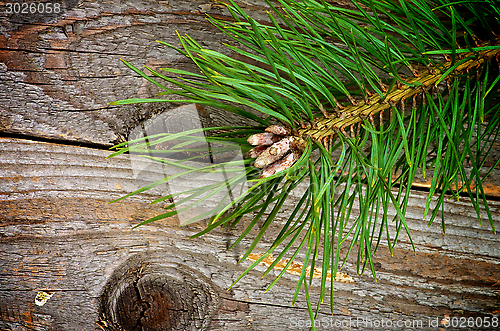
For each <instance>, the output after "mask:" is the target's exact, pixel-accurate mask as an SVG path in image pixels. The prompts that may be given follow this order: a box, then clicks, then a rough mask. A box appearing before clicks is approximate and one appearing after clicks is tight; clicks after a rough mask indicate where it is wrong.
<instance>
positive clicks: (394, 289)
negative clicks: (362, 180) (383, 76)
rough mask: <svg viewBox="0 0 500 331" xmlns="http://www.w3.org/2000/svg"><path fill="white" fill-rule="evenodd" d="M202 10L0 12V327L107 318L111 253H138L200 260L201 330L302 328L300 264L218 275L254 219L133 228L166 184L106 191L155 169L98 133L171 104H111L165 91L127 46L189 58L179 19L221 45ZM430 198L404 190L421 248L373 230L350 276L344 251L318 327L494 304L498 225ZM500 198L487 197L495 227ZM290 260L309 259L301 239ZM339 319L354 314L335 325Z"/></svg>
mask: <svg viewBox="0 0 500 331" xmlns="http://www.w3.org/2000/svg"><path fill="white" fill-rule="evenodd" d="M237 2H238V3H239V4H240V5H241V6H242V7H243V8H244V9H245V10H247V11H251V12H252V13H253V14H252V16H253V17H255V18H257V19H261V20H264V19H265V18H266V15H267V14H266V10H267V7H266V4H265V3H264V1H261V0H247V1H237ZM205 12H208V13H210V14H211V15H226V16H227V13H226V12H225V11H224V10H223V8H222V7H220V6H219V5H218V4H216V3H215V2H212V1H202V0H193V1H177V0H175V1H174V0H170V1H139V0H131V1H127V2H125V1H102V2H99V3H96V2H92V1H81V4H80V5H79V6H78V7H76V8H74V9H73V10H72V11H71V12H70V13H68V15H66V16H64V17H61V18H59V19H58V20H56V21H53V22H51V23H50V24H46V23H44V24H40V23H38V24H37V23H33V24H16V23H15V22H10V21H8V20H6V19H5V18H0V19H2V30H1V31H0V32H1V34H0V133H1V135H2V136H4V138H0V200H1V201H0V330H4V329H5V330H102V329H103V328H106V326H105V325H106V321H105V320H104V318H103V316H102V315H101V312H102V307H101V306H102V302H103V295H104V293H105V290H106V288H107V285H108V284H109V282H111V281H112V280H113V279H114V277H115V276H116V275H117V272H118V271H119V270H121V269H120V268H124V267H126V266H128V265H129V264H130V263H131V262H130V261H133V260H140V261H142V260H144V261H146V262H147V263H149V264H147V263H146V264H145V266H146V265H147V266H151V267H154V266H157V267H158V268H160V265H161V263H166V264H170V265H178V266H181V268H185V269H186V270H194V271H196V273H198V274H199V275H198V276H197V277H196V278H197V279H203V280H204V282H205V284H206V286H207V287H209V288H211V289H212V290H213V297H214V298H217V299H214V300H213V302H212V303H211V304H209V305H208V306H209V308H210V309H214V311H213V312H210V314H211V315H210V316H211V323H210V324H209V325H207V326H206V329H208V330H305V329H307V323H308V321H309V316H308V313H307V310H306V304H305V299H304V297H303V295H302V294H301V295H300V296H299V298H298V301H297V302H296V303H295V305H293V306H292V304H291V298H292V295H293V291H294V289H295V285H296V281H297V276H294V275H291V274H288V273H285V275H284V276H283V278H282V279H281V280H280V281H279V282H278V283H277V285H276V286H275V287H274V288H273V289H272V290H271V291H268V292H265V290H266V288H267V286H268V285H269V284H270V282H271V281H272V280H273V275H277V274H278V271H273V272H271V274H270V275H268V276H266V277H264V278H262V277H261V275H262V272H263V271H264V270H265V267H263V266H258V267H257V268H256V270H255V271H252V272H250V273H249V274H248V275H247V276H245V277H244V278H243V279H242V280H241V281H240V282H239V283H238V284H237V285H236V286H234V287H233V288H232V289H231V290H229V291H227V289H228V288H229V286H230V285H231V284H232V283H233V282H234V281H235V280H236V279H237V278H238V276H239V275H240V274H241V273H242V272H243V271H244V270H245V268H246V267H248V266H249V264H250V263H249V262H248V261H245V262H242V263H241V264H238V263H237V262H238V260H239V257H240V256H241V254H242V253H244V252H245V251H246V248H248V247H249V246H250V244H251V242H250V238H253V235H254V234H255V232H252V233H251V234H250V236H249V237H248V238H249V239H246V240H243V241H242V242H241V243H240V244H239V245H237V246H236V247H235V248H234V249H232V250H229V251H228V250H227V247H229V246H230V244H231V243H232V242H234V240H236V238H237V237H238V236H239V234H240V233H241V232H242V230H243V228H244V226H245V225H247V224H248V222H249V220H247V219H245V220H243V221H242V223H241V224H240V225H239V226H238V227H236V228H235V229H233V230H231V231H230V232H226V231H224V230H221V229H218V230H216V231H214V232H212V233H210V234H208V235H206V236H203V237H201V238H198V239H189V237H190V236H191V235H193V234H195V233H196V232H198V231H200V230H201V229H203V227H204V223H203V222H200V223H195V224H192V225H189V226H183V227H181V226H179V221H178V219H176V218H169V219H166V220H163V221H159V222H155V223H152V224H149V225H147V226H143V227H140V228H137V229H135V230H131V227H132V226H133V225H135V224H138V223H140V222H141V221H144V220H146V219H148V218H150V217H152V216H155V215H157V214H158V213H160V212H162V208H161V205H150V204H149V203H148V202H149V201H151V200H153V199H155V198H157V197H158V196H159V194H160V193H161V192H160V190H156V191H155V190H153V191H150V192H145V193H143V194H140V195H138V196H135V197H133V198H130V199H128V200H126V201H123V202H118V203H114V204H108V202H109V201H111V200H113V199H116V198H118V197H120V196H123V195H124V194H127V193H130V192H132V191H133V190H135V189H137V188H138V187H140V186H142V185H144V184H145V180H144V179H151V180H153V179H154V178H158V176H160V175H161V174H159V173H156V172H155V171H154V170H148V171H147V172H146V173H145V174H144V175H145V177H142V180H141V178H140V179H136V174H135V173H134V169H133V168H132V163H131V160H130V159H129V158H128V157H127V156H121V157H117V158H114V159H110V160H106V159H105V157H106V156H108V155H109V152H108V151H107V150H105V148H106V147H109V146H111V145H112V144H113V143H115V142H118V141H121V140H123V139H125V137H127V135H128V134H129V133H130V131H131V130H133V129H134V128H135V127H137V125H139V124H140V123H142V122H144V121H145V120H147V119H149V118H152V117H154V116H155V115H157V114H158V113H161V112H162V111H164V110H168V109H170V108H172V107H174V106H173V105H166V104H164V105H163V104H162V105H152V104H150V105H142V106H141V105H130V106H123V107H111V106H108V105H107V103H108V102H110V101H114V100H117V99H123V98H128V97H149V96H153V95H154V94H155V93H157V92H158V90H157V89H156V87H154V86H152V85H151V84H148V83H147V82H145V81H144V80H143V79H141V78H139V77H138V76H137V75H135V74H133V73H131V71H129V70H128V69H127V68H126V67H125V66H124V65H123V64H122V63H121V61H120V58H124V59H126V60H129V61H131V62H132V63H133V64H134V65H137V66H139V67H141V66H142V65H144V64H146V65H149V66H152V67H153V68H155V69H156V68H160V67H167V66H169V67H176V68H179V69H186V70H194V68H193V67H192V65H191V64H190V63H188V62H187V61H186V60H185V59H184V58H182V57H181V56H179V55H178V54H176V53H175V52H173V51H172V50H169V49H167V48H165V47H162V46H160V45H159V44H158V43H156V42H155V40H157V39H159V40H163V41H166V42H170V43H174V44H175V43H177V39H176V36H175V31H176V30H177V31H179V33H181V34H184V33H189V34H190V35H191V36H193V37H194V38H195V39H197V40H199V41H201V42H202V43H203V44H204V45H207V47H210V48H212V49H216V50H221V47H220V44H221V40H223V37H222V34H221V33H220V32H219V31H217V30H216V29H214V28H213V27H211V26H210V25H209V24H208V23H207V22H206V21H205V19H204V13H205ZM221 51H222V50H221ZM211 116H213V120H215V122H217V123H225V122H224V121H226V120H227V118H226V117H225V116H224V115H223V114H221V113H217V112H213V113H211ZM233 120H235V119H231V121H233ZM13 137H24V138H25V139H16V138H13ZM42 140H46V141H53V143H50V142H44V141H42ZM55 142H59V143H55ZM78 144H82V145H85V146H88V147H93V148H86V147H80V146H77V145H78ZM134 162H137V161H134ZM134 164H135V165H136V166H137V163H134ZM498 178H500V176H498V177H494V178H493V179H492V181H491V182H490V183H491V184H489V185H490V186H489V188H490V189H491V191H490V193H491V192H493V193H491V195H492V196H495V192H499V190H498V182H495V181H498ZM300 189H303V188H299V189H298V190H297V192H292V195H291V198H290V201H289V202H288V203H287V204H286V205H285V206H284V208H283V209H282V210H281V211H280V213H279V215H278V216H279V217H277V218H276V220H275V221H274V222H273V224H272V225H271V227H270V229H269V231H268V232H267V233H266V234H265V236H264V237H263V240H262V242H261V243H260V244H259V245H258V246H257V247H256V249H255V252H256V253H263V252H265V250H266V248H267V247H269V245H270V243H271V242H272V240H273V238H274V237H275V236H276V234H277V233H278V232H279V231H280V229H281V226H282V224H283V221H284V220H285V219H286V216H287V215H288V214H289V213H290V212H291V210H292V209H293V206H294V203H295V202H296V201H297V198H298V197H299V193H300ZM425 202H426V194H425V193H423V192H419V191H415V192H414V193H413V194H412V197H411V199H410V207H409V211H408V212H409V214H408V222H409V226H410V228H411V231H412V237H413V240H414V242H415V243H416V249H417V252H416V254H415V253H413V251H412V250H411V245H410V243H409V242H408V240H407V238H406V237H402V238H400V243H399V245H398V248H397V250H396V251H395V252H394V256H391V255H390V254H389V253H388V250H387V248H386V247H385V246H382V248H381V249H380V250H379V251H378V253H377V255H376V269H377V277H378V281H377V282H375V281H374V279H373V278H372V277H371V276H370V275H368V274H365V275H363V276H356V268H355V264H354V260H353V259H352V258H351V259H349V260H348V261H347V263H346V265H345V267H344V268H343V270H342V271H343V272H346V273H347V274H349V275H350V276H352V277H353V278H354V280H355V283H353V284H342V283H334V297H333V302H332V305H333V307H334V313H333V315H332V314H331V313H330V312H329V308H328V306H329V304H330V302H329V301H328V300H327V301H326V302H325V304H324V305H322V306H321V309H320V312H319V324H318V326H319V328H318V329H319V330H330V329H351V330H366V329H376V327H374V326H373V325H372V327H370V325H369V324H368V325H366V324H363V323H362V321H363V320H371V321H380V320H381V319H386V320H391V321H393V322H394V323H396V322H397V321H406V320H408V321H412V322H413V323H415V322H419V321H421V322H422V323H423V324H422V326H424V328H420V327H419V326H420V325H418V324H417V325H415V324H414V325H413V327H411V328H410V329H429V330H431V329H432V330H435V328H426V327H427V326H429V321H430V322H432V323H435V322H439V321H441V319H442V318H443V316H445V315H449V316H450V317H452V316H466V317H469V316H490V317H491V316H494V315H496V316H498V314H499V311H498V307H499V306H500V304H499V303H500V300H499V295H500V292H499V291H500V286H499V284H498V281H499V275H500V245H499V244H500V238H499V235H495V234H493V233H492V232H491V231H490V228H489V224H488V221H487V220H486V219H482V224H481V225H479V224H478V223H477V220H476V219H475V212H474V210H472V209H471V207H470V204H469V203H468V201H467V199H463V200H461V201H447V202H446V204H445V215H444V216H445V220H446V224H447V234H446V235H443V234H442V232H441V228H440V224H438V223H435V224H433V225H432V226H431V227H430V228H427V222H426V221H423V220H422V206H424V205H425ZM499 207H500V204H499V203H498V202H495V201H492V202H491V205H490V208H491V211H492V213H493V218H494V220H495V225H496V228H497V229H498V228H500V209H499ZM391 212H393V211H391ZM353 215H356V211H355V212H354V213H353ZM483 215H484V213H483ZM391 230H393V229H391ZM298 260H299V261H301V260H302V261H303V255H302V254H300V255H299V257H298ZM134 265H135V264H134ZM145 270H146V269H145ZM155 270H156V269H155ZM318 284H319V281H318V280H315V281H314V282H313V286H312V287H311V289H310V291H311V294H312V296H313V300H317V297H318V293H319V289H318V286H317V285H318ZM142 288H144V287H142ZM44 289H45V290H51V291H55V294H54V296H53V297H52V298H50V299H49V300H48V301H47V303H46V304H45V305H44V306H41V307H40V306H37V305H35V303H34V299H35V296H36V293H37V291H39V290H44ZM145 292H148V291H145ZM211 295H212V294H211ZM208 301H209V300H208ZM208 301H207V302H208ZM143 313H144V311H143ZM358 319H362V320H361V322H360V323H356V321H358ZM335 323H343V324H342V325H344V326H346V325H347V327H342V326H341V327H335V326H334V325H335ZM432 326H434V324H432ZM395 329H398V328H395Z"/></svg>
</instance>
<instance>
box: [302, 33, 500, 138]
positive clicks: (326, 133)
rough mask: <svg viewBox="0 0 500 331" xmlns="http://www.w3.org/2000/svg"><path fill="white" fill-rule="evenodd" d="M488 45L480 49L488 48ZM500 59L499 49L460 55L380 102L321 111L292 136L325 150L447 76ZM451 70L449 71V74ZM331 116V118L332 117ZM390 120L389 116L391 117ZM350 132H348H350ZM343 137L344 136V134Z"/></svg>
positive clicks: (419, 74)
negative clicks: (338, 138)
mask: <svg viewBox="0 0 500 331" xmlns="http://www.w3.org/2000/svg"><path fill="white" fill-rule="evenodd" d="M495 41H496V43H495V44H493V45H495V46H498V45H500V38H497V39H496V40H495ZM490 45H491V44H485V45H481V47H484V46H490ZM499 56H500V48H495V49H486V50H481V51H478V52H474V53H472V52H467V53H462V54H461V58H462V59H465V61H459V63H460V62H461V63H460V64H459V65H457V62H452V61H446V62H443V63H440V64H435V65H433V66H432V67H431V69H430V70H429V69H424V70H422V71H419V72H418V71H417V72H415V73H414V75H415V76H416V77H411V78H408V79H407V80H406V84H404V85H403V84H397V85H400V86H399V87H398V86H397V85H395V87H396V88H394V89H393V90H391V91H390V92H389V93H387V94H386V95H385V96H384V97H383V98H382V97H380V96H379V95H377V94H375V95H373V96H371V97H370V98H369V99H368V100H367V101H364V100H359V101H358V104H357V105H351V106H347V107H344V108H343V109H341V110H338V111H337V112H336V113H333V114H332V113H327V112H326V111H322V113H323V115H324V118H320V119H318V120H316V121H314V122H313V123H306V124H305V125H304V127H303V128H300V129H297V130H296V131H295V132H294V133H295V135H296V136H298V137H300V138H302V139H307V138H308V137H310V138H311V139H313V140H314V141H317V142H320V143H322V144H323V145H324V146H325V148H328V147H329V146H330V142H331V136H333V135H335V134H338V133H339V132H341V131H344V134H345V128H347V127H352V126H354V125H355V124H356V123H359V122H362V121H363V120H366V119H370V121H371V122H372V125H373V126H374V127H375V125H374V121H373V116H374V115H376V114H378V113H383V112H384V110H386V109H391V113H392V108H393V107H394V106H398V105H403V107H404V102H405V100H409V99H410V98H412V97H415V96H417V95H418V94H421V93H424V92H427V91H428V90H429V89H431V88H435V87H437V83H440V82H442V81H443V80H445V79H448V77H449V76H460V75H464V74H467V73H468V72H469V70H471V69H473V68H475V67H478V66H480V65H481V64H483V63H484V62H485V61H488V62H491V61H492V60H493V59H494V58H497V57H499ZM450 68H452V69H453V70H451V71H450V70H449V69H450ZM332 115H333V116H332ZM391 118H392V114H391ZM352 131H353V129H351V132H352ZM345 135H346V134H345Z"/></svg>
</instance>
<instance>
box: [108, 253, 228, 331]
mask: <svg viewBox="0 0 500 331" xmlns="http://www.w3.org/2000/svg"><path fill="white" fill-rule="evenodd" d="M140 255H141V256H135V257H132V258H130V259H129V260H127V261H126V262H125V263H124V264H123V265H121V266H120V267H119V268H118V269H117V270H116V271H115V272H114V273H113V275H112V276H111V277H110V279H109V281H108V283H107V284H106V286H105V289H104V291H103V294H102V296H101V307H100V308H101V309H100V310H101V315H102V316H103V319H104V322H103V321H101V325H105V326H106V330H109V331H115V330H125V331H129V330H131V331H132V330H133V331H135V330H137V331H143V330H150V331H156V330H165V331H170V330H172V331H173V330H193V331H194V330H206V329H207V328H208V327H209V326H210V324H211V319H212V316H213V314H214V312H215V311H216V310H217V306H218V305H217V303H218V298H217V295H216V292H215V291H213V289H212V287H211V283H210V280H208V279H207V278H205V277H204V276H203V275H201V274H199V273H198V272H196V271H195V270H193V269H190V268H188V267H186V266H184V265H182V264H180V263H177V262H169V261H160V259H159V258H152V257H151V256H144V254H140Z"/></svg>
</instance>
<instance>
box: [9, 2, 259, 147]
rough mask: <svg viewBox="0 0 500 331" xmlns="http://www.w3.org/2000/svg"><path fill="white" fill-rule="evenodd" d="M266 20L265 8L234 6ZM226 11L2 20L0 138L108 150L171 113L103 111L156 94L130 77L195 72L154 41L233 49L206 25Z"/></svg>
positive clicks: (127, 9) (87, 8) (185, 9)
mask: <svg viewBox="0 0 500 331" xmlns="http://www.w3.org/2000/svg"><path fill="white" fill-rule="evenodd" d="M239 3H240V4H241V6H242V7H243V8H245V9H246V10H248V11H251V12H253V13H254V14H255V17H256V18H257V19H263V18H265V17H266V10H267V9H268V6H267V5H266V4H265V2H264V1H261V0H259V1H252V2H251V3H248V2H246V1H240V2H239ZM224 8H225V6H223V5H221V4H217V3H213V2H209V1H204V0H195V1H170V2H169V1H160V2H143V1H128V2H126V3H125V2H120V1H116V2H109V3H108V2H105V3H99V5H98V6H96V4H95V2H92V1H83V2H81V4H80V5H79V6H78V7H77V8H74V9H73V10H71V11H69V12H68V13H67V14H66V15H65V17H61V18H59V19H58V20H57V21H56V22H53V23H51V24H36V22H35V23H33V24H24V25H20V24H16V23H15V22H10V21H8V20H7V19H6V18H3V20H2V25H5V29H4V30H2V31H3V34H2V35H0V110H1V111H0V129H1V131H2V132H3V133H4V134H5V133H10V134H22V135H28V136H37V137H43V138H48V139H56V140H66V141H78V142H84V143H91V144H97V145H105V146H110V145H112V144H113V143H116V142H117V141H120V140H122V139H124V138H125V137H127V136H128V133H129V131H130V129H131V128H134V127H136V126H137V125H138V124H140V122H141V121H143V120H144V119H147V118H149V117H151V116H152V115H153V114H155V113H158V112H161V111H164V110H167V109H169V108H171V107H173V105H171V104H163V105H151V104H148V105H130V106H122V107H112V106H108V105H107V103H108V102H111V101H115V100H120V99H126V98H131V97H152V96H154V95H155V94H156V93H158V92H159V91H160V89H159V88H158V87H156V86H154V85H152V84H150V83H148V82H146V81H145V80H144V79H142V78H140V77H139V76H138V75H136V74H134V73H133V72H132V71H130V70H129V69H128V68H127V67H126V66H125V65H124V64H123V63H122V62H121V61H120V59H121V58H123V59H125V60H127V61H130V62H131V63H132V64H134V65H136V66H138V67H139V68H141V67H142V66H143V65H147V66H150V67H152V68H153V69H158V68H161V67H175V68H178V69H189V70H196V69H195V68H194V67H193V65H192V64H191V63H190V62H189V61H187V60H186V59H185V58H184V57H183V56H182V55H180V54H179V53H177V52H175V51H174V50H172V49H170V48H168V47H165V46H162V45H160V44H159V43H157V42H156V40H162V41H165V42H168V43H171V44H174V45H177V44H179V42H178V38H177V35H176V31H177V32H178V33H179V34H181V35H184V34H189V35H190V36H192V37H193V38H195V39H196V40H199V41H200V42H201V43H202V44H205V45H207V46H210V48H212V49H216V50H221V51H224V48H223V45H222V42H228V43H232V42H231V41H230V40H227V38H224V37H223V34H222V33H221V32H220V31H218V30H217V29H216V28H214V27H213V26H212V25H211V24H209V23H208V22H207V20H206V19H205V14H206V13H208V14H210V15H214V16H218V17H221V16H223V15H226V16H227V17H230V16H228V13H227V11H226V10H225V9H224Z"/></svg>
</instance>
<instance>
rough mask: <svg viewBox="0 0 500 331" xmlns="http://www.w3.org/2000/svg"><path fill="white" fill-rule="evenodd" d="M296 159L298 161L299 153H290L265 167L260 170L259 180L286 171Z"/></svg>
mask: <svg viewBox="0 0 500 331" xmlns="http://www.w3.org/2000/svg"><path fill="white" fill-rule="evenodd" d="M298 159H299V153H298V152H297V151H292V152H291V153H289V154H288V155H286V156H285V157H284V158H282V159H281V160H278V161H276V162H273V163H271V164H269V165H268V166H266V167H265V168H264V169H262V172H261V173H260V178H266V177H269V176H271V175H274V174H275V173H277V172H280V171H283V170H285V169H288V168H290V167H291V166H292V165H293V164H294V163H295V162H297V160H298Z"/></svg>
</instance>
